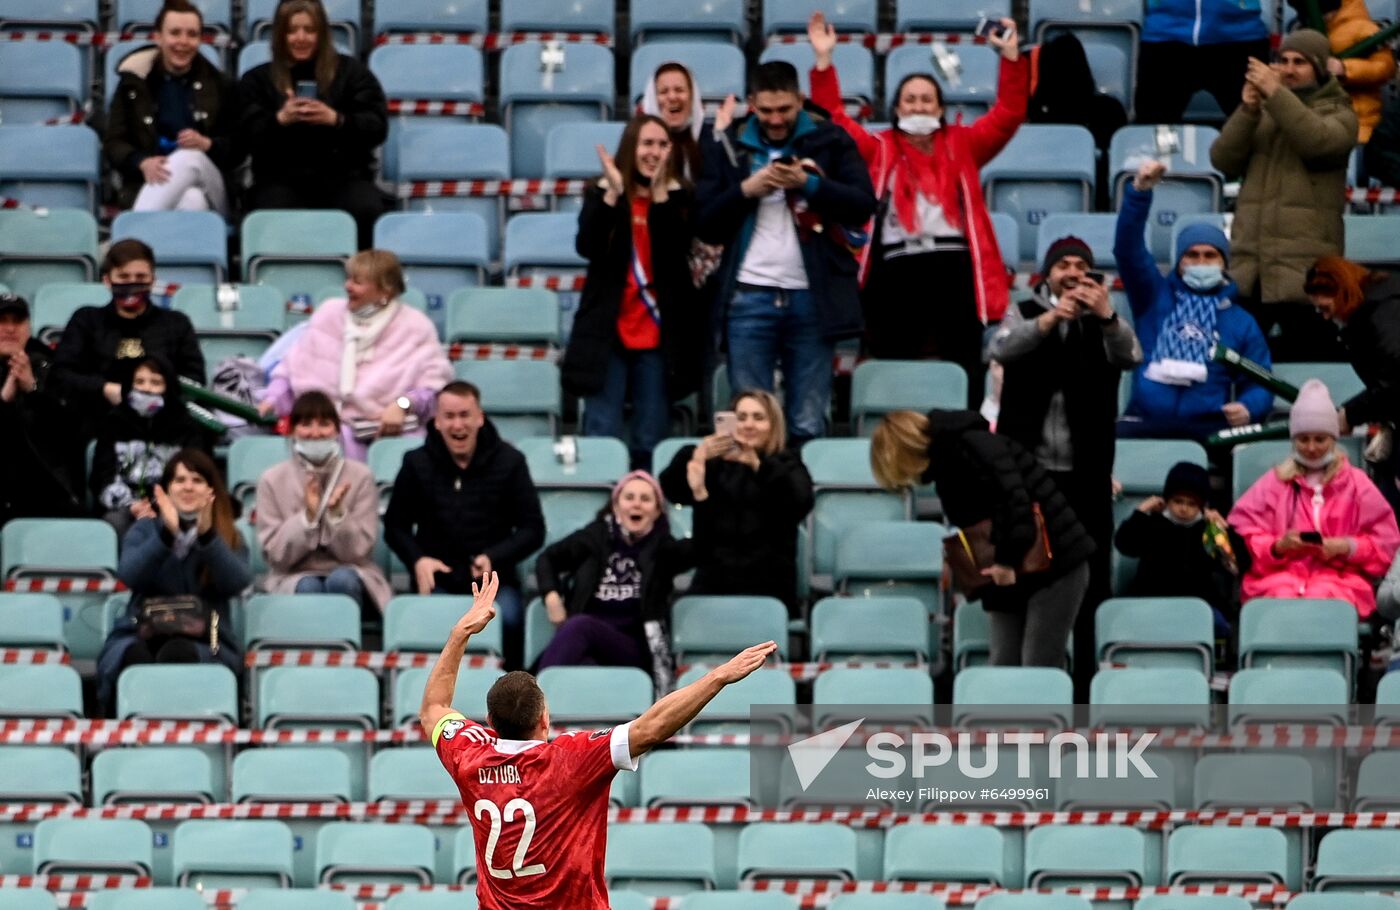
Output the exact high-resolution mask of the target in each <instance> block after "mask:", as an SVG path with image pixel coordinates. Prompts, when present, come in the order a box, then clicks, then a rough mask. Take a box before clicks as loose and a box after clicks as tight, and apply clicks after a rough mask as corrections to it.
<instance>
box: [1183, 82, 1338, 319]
mask: <svg viewBox="0 0 1400 910" xmlns="http://www.w3.org/2000/svg"><path fill="white" fill-rule="evenodd" d="M1356 131H1357V126H1356V114H1355V113H1354V112H1353V111H1352V109H1351V99H1350V98H1349V97H1348V96H1347V93H1346V91H1345V90H1344V89H1343V88H1342V87H1341V85H1340V84H1338V82H1337V80H1336V79H1333V78H1332V77H1330V76H1329V77H1327V81H1326V82H1323V83H1321V84H1320V85H1318V86H1317V87H1316V88H1314V89H1310V90H1308V91H1306V92H1304V93H1302V94H1297V93H1294V92H1293V91H1290V90H1289V89H1287V88H1284V87H1280V88H1279V90H1278V91H1276V92H1274V94H1273V95H1272V96H1271V97H1269V98H1266V99H1264V100H1263V102H1262V103H1261V104H1260V106H1259V108H1258V109H1257V110H1254V111H1251V110H1249V108H1248V107H1247V106H1245V105H1243V104H1241V105H1240V106H1239V107H1237V108H1235V112H1234V113H1233V114H1231V115H1230V119H1229V120H1227V121H1225V125H1224V127H1222V128H1221V130H1220V136H1219V137H1218V138H1217V139H1216V140H1215V143H1214V144H1213V145H1212V146H1211V148H1210V160H1211V163H1212V164H1213V165H1215V167H1216V168H1217V169H1218V170H1220V171H1221V172H1222V173H1223V174H1224V175H1225V178H1226V179H1227V180H1233V179H1238V178H1241V177H1243V178H1244V185H1243V186H1242V187H1241V188H1240V195H1239V199H1238V200H1237V202H1236V203H1235V221H1234V225H1233V227H1232V228H1231V231H1230V234H1231V236H1230V273H1231V275H1232V276H1233V277H1234V279H1235V282H1236V284H1238V285H1239V288H1240V295H1241V296H1243V297H1246V298H1251V297H1256V296H1257V297H1258V299H1259V300H1261V301H1262V302H1264V303H1284V302H1291V303H1306V302H1307V299H1308V298H1307V295H1306V294H1304V293H1303V276H1304V275H1305V274H1306V273H1307V271H1308V268H1309V267H1310V266H1311V265H1312V264H1313V263H1314V262H1316V261H1317V259H1318V257H1319V256H1327V255H1336V256H1340V255H1341V253H1342V209H1343V208H1345V207H1346V193H1345V190H1346V183H1347V161H1348V158H1349V156H1350V155H1351V150H1352V148H1353V147H1354V146H1355V145H1356Z"/></svg>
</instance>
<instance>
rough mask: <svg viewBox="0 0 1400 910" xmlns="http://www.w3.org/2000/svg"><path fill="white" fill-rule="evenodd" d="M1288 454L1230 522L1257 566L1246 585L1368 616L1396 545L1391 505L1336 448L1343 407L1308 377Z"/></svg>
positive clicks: (1254, 592)
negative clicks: (1328, 601)
mask: <svg viewBox="0 0 1400 910" xmlns="http://www.w3.org/2000/svg"><path fill="white" fill-rule="evenodd" d="M1288 430H1289V433H1290V434H1291V435H1292V437H1293V452H1292V456H1291V457H1290V458H1289V459H1288V460H1287V461H1285V462H1284V463H1283V464H1281V465H1279V466H1278V467H1276V468H1274V469H1272V470H1271V471H1269V472H1268V473H1267V474H1265V475H1264V476H1263V477H1261V478H1259V480H1257V481H1255V483H1254V486H1252V487H1250V488H1249V490H1248V491H1247V492H1246V493H1245V494H1244V495H1243V496H1242V497H1240V500H1239V502H1237V503H1235V508H1234V510H1233V511H1231V512H1230V524H1231V525H1232V526H1233V527H1234V529H1235V530H1236V531H1238V532H1239V534H1240V536H1242V537H1243V538H1244V539H1245V542H1246V543H1247V544H1248V546H1249V551H1250V555H1251V556H1253V558H1254V565H1253V566H1252V567H1251V568H1250V570H1249V574H1247V575H1246V576H1245V578H1244V581H1243V583H1242V584H1241V590H1242V592H1243V595H1244V600H1246V601H1249V600H1251V599H1253V598H1255V597H1309V598H1313V597H1317V598H1337V599H1340V600H1345V601H1348V602H1350V603H1351V604H1352V605H1354V606H1355V607H1356V612H1357V613H1358V614H1359V615H1360V617H1361V618H1362V619H1365V618H1366V617H1368V616H1370V615H1371V614H1372V613H1374V612H1375V610H1376V583H1377V582H1378V581H1379V580H1380V579H1381V578H1382V577H1384V575H1385V573H1386V569H1388V568H1389V567H1390V562H1391V560H1392V559H1393V558H1394V556H1395V551H1396V548H1397V547H1398V546H1400V528H1397V527H1396V524H1395V513H1394V512H1393V511H1391V508H1390V505H1389V503H1387V502H1386V501H1385V497H1384V496H1382V495H1381V492H1380V490H1378V489H1376V486H1375V484H1373V483H1371V480H1370V478H1369V477H1367V476H1366V473H1365V472H1364V471H1362V470H1361V469H1360V468H1358V467H1355V466H1354V465H1352V464H1350V463H1349V462H1348V461H1347V456H1346V453H1345V452H1344V451H1342V450H1341V449H1339V448H1338V447H1337V407H1336V405H1334V404H1333V403H1332V398H1331V396H1330V395H1329V394H1328V392H1327V386H1325V385H1323V384H1322V383H1321V382H1320V381H1318V380H1316V379H1309V380H1308V381H1307V383H1306V384H1304V386H1303V388H1302V390H1301V391H1300V392H1299V394H1298V400H1297V401H1296V402H1294V404H1293V410H1292V412H1291V413H1290V414H1289V418H1288Z"/></svg>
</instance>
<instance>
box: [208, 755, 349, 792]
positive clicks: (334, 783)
mask: <svg viewBox="0 0 1400 910" xmlns="http://www.w3.org/2000/svg"><path fill="white" fill-rule="evenodd" d="M350 790H351V786H350V759H349V758H347V757H346V755H345V753H343V752H339V751H337V750H335V749H327V748H324V747H315V746H278V747H276V748H273V749H245V750H244V751H242V752H239V753H238V754H237V755H235V756H234V758H233V801H234V802H235V803H348V802H349V801H350Z"/></svg>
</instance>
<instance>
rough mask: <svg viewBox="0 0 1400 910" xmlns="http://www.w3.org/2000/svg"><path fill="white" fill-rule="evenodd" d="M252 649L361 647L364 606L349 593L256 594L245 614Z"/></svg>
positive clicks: (350, 649) (250, 648)
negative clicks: (361, 614)
mask: <svg viewBox="0 0 1400 910" xmlns="http://www.w3.org/2000/svg"><path fill="white" fill-rule="evenodd" d="M245 617H246V618H245V626H244V635H243V637H244V641H245V644H246V645H247V648H248V650H250V651H253V650H257V649H263V650H271V649H276V648H317V649H321V650H331V651H356V650H359V647H360V605H359V604H357V603H355V601H354V599H353V598H351V597H350V596H349V595H346V594H254V595H253V596H252V597H250V598H249V599H248V606H247V609H246V611H245Z"/></svg>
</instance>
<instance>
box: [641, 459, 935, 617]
mask: <svg viewBox="0 0 1400 910" xmlns="http://www.w3.org/2000/svg"><path fill="white" fill-rule="evenodd" d="M667 463H668V464H669V459H668V461H667ZM802 464H803V466H804V467H806V468H807V473H808V474H809V475H810V476H811V478H812V493H813V502H812V511H811V512H809V513H808V515H807V521H806V529H807V534H808V537H809V538H810V540H811V543H810V546H809V547H808V555H807V560H806V563H807V564H806V566H805V567H804V571H805V572H806V573H807V575H808V576H809V577H810V579H811V582H812V584H813V586H815V587H817V588H819V589H821V590H830V589H831V587H832V580H831V576H832V573H833V572H834V571H835V569H836V544H837V541H839V540H840V538H841V535H842V533H843V532H844V531H845V530H846V529H847V528H849V527H850V526H852V525H853V524H856V523H858V522H865V521H899V520H901V519H907V518H909V517H910V508H909V499H908V497H907V496H904V495H900V494H898V493H892V492H890V491H888V490H884V489H881V487H880V485H879V484H878V483H876V482H875V475H874V474H872V473H871V470H870V441H869V440H868V439H814V440H812V441H811V442H809V443H807V444H806V445H805V446H803V447H802Z"/></svg>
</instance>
